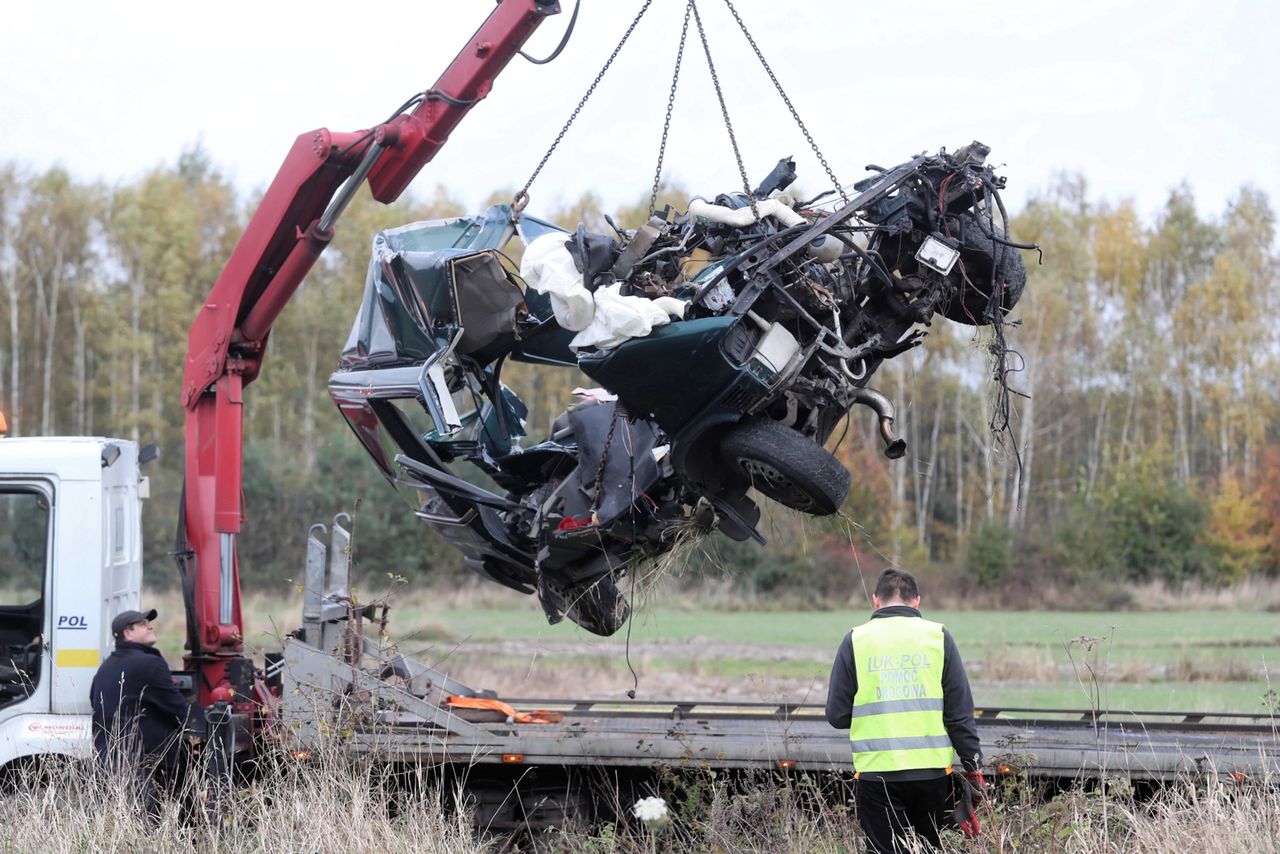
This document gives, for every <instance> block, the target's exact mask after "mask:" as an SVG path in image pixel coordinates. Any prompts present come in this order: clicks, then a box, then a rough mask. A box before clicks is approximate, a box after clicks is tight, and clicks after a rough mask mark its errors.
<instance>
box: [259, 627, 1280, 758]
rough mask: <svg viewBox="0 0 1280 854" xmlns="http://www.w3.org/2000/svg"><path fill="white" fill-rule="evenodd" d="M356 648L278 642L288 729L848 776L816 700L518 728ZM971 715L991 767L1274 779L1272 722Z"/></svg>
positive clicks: (510, 753) (659, 709) (461, 750)
mask: <svg viewBox="0 0 1280 854" xmlns="http://www.w3.org/2000/svg"><path fill="white" fill-rule="evenodd" d="M364 646H365V654H364V656H363V657H362V662H363V664H362V666H361V667H355V666H352V665H351V664H346V663H343V662H341V661H339V660H338V659H337V658H336V657H334V656H332V655H330V654H328V653H325V652H322V651H320V650H318V649H315V648H312V647H309V646H307V645H306V644H303V643H300V642H297V641H291V642H290V643H289V644H288V645H287V646H286V651H285V688H286V690H285V697H286V698H287V699H286V701H285V706H286V707H285V710H284V716H285V718H286V719H290V720H292V721H293V723H292V724H291V725H290V733H291V737H293V738H297V739H299V740H300V741H302V742H307V741H309V740H310V739H313V738H316V737H317V736H319V735H320V734H321V733H322V732H323V731H325V729H326V728H325V727H323V726H321V725H320V724H318V723H317V722H318V721H320V720H324V719H325V716H326V715H327V714H332V710H334V709H339V710H340V712H339V713H340V714H341V716H342V721H341V726H340V729H341V731H343V732H345V733H347V734H349V737H350V746H351V747H352V748H353V749H355V750H358V751H382V752H384V753H385V754H387V755H390V756H392V757H394V758H399V759H403V760H405V761H415V762H426V763H433V764H438V763H466V764H469V765H476V764H493V763H504V764H522V765H525V766H557V767H572V766H596V767H612V768H631V769H637V768H661V767H689V768H708V769H750V768H754V769H774V770H790V771H798V772H803V771H821V772H849V771H851V767H850V755H849V741H848V734H847V733H846V732H842V731H839V730H836V729H833V728H832V727H830V726H829V725H828V724H827V722H826V719H825V718H824V716H823V709H822V707H821V706H817V705H791V704H777V703H723V702H688V701H629V702H616V701H607V702H606V701H598V700H566V699H548V698H533V699H507V698H503V699H504V702H506V703H508V704H509V705H511V706H513V707H514V708H515V709H517V710H519V711H521V712H530V711H533V710H535V709H539V710H546V711H549V712H556V713H558V714H559V720H557V721H555V722H551V723H515V722H511V721H509V720H508V719H507V717H506V716H505V715H503V714H502V713H499V712H494V711H489V710H473V709H458V708H454V707H451V706H450V705H449V703H448V698H449V697H450V696H485V695H484V692H476V691H474V690H472V689H471V688H469V687H467V686H465V685H462V684H461V683H458V682H456V681H454V680H452V679H450V678H449V677H448V676H446V675H445V674H442V673H439V672H437V671H435V670H432V669H430V668H428V667H426V666H425V665H422V664H419V663H416V662H413V661H412V660H410V659H406V658H404V657H403V656H399V655H395V654H386V653H384V652H382V651H380V650H379V649H378V647H377V645H376V644H375V643H373V642H372V641H371V640H370V639H365V641H364ZM371 664H372V665H373V666H372V667H370V665H371ZM977 722H978V730H979V734H980V736H981V738H982V744H983V750H984V754H985V757H986V760H987V762H988V764H989V765H990V766H992V767H993V768H994V769H995V770H996V771H997V772H998V773H1002V774H1019V773H1022V774H1026V775H1028V776H1032V777H1041V778H1056V779H1071V778H1078V777H1083V778H1096V777H1099V776H1108V777H1109V776H1126V777H1130V778H1132V779H1142V780H1165V781H1168V780H1174V779H1178V778H1182V777H1195V778H1203V777H1205V776H1216V777H1219V778H1223V779H1234V780H1236V781H1241V782H1243V781H1245V780H1269V781H1274V780H1280V737H1278V732H1280V720H1277V719H1275V718H1270V717H1268V716H1265V715H1247V714H1216V713H1212V714H1211V713H1192V714H1188V713H1172V712H1124V713H1120V712H1101V711H1090V710H1072V709H1025V708H1001V709H980V710H978V715H977ZM336 723H337V722H335V724H336ZM330 731H332V730H330Z"/></svg>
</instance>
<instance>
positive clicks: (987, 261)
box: [941, 211, 1027, 326]
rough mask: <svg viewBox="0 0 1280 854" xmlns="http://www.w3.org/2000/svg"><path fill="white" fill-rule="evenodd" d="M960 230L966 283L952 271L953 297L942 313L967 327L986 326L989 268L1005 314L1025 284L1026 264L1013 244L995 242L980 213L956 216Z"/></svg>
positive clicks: (989, 293)
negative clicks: (956, 283) (955, 289)
mask: <svg viewBox="0 0 1280 854" xmlns="http://www.w3.org/2000/svg"><path fill="white" fill-rule="evenodd" d="M958 221H959V230H960V245H961V249H960V262H961V263H963V264H964V270H965V274H966V275H968V277H969V280H968V281H967V282H966V281H965V280H964V279H963V278H962V277H961V276H960V273H959V269H958V266H959V265H957V269H956V270H953V271H952V272H951V276H952V277H953V278H954V279H958V280H959V286H958V289H957V291H956V294H955V296H954V297H953V298H952V300H951V303H950V304H949V305H946V306H943V307H942V308H941V312H942V315H943V317H945V318H947V320H952V321H955V322H956V323H963V324H965V325H967V326H986V325H988V324H989V323H991V319H990V318H988V317H986V316H985V315H986V313H987V306H988V304H989V303H990V301H991V300H990V295H991V283H992V280H993V276H992V271H993V270H994V271H995V275H994V281H995V284H996V287H998V288H1000V300H999V310H1000V311H1002V312H1005V313H1008V312H1009V311H1011V310H1012V309H1013V307H1014V306H1015V305H1017V304H1018V300H1019V299H1021V297H1022V291H1023V290H1024V289H1025V288H1026V287H1027V265H1026V262H1024V261H1023V260H1022V253H1021V252H1019V251H1018V250H1017V249H1014V248H1013V247H1012V246H1004V245H1002V244H999V243H995V242H994V241H993V240H992V239H991V235H992V232H991V224H990V223H989V222H987V220H986V219H984V218H983V217H980V216H975V215H974V214H972V213H970V212H968V211H965V212H964V213H963V214H961V215H960V216H959V218H958Z"/></svg>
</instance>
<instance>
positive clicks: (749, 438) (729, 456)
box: [720, 419, 850, 516]
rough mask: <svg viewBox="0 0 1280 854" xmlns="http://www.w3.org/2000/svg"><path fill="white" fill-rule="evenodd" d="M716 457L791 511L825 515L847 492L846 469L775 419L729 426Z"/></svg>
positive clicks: (761, 492) (817, 446) (810, 441)
mask: <svg viewBox="0 0 1280 854" xmlns="http://www.w3.org/2000/svg"><path fill="white" fill-rule="evenodd" d="M720 456H721V457H722V458H723V459H724V461H725V463H726V464H727V465H728V466H729V467H730V468H731V469H732V470H733V471H734V473H735V474H738V475H740V476H742V477H744V478H746V479H747V480H748V481H749V482H750V484H751V485H752V486H753V487H754V488H755V489H756V490H757V491H758V492H759V493H760V494H761V495H764V496H766V497H768V498H771V499H773V500H774V501H776V502H778V503H779V504H782V505H784V506H786V507H790V508H792V509H793V510H799V511H801V512H803V513H808V514H810V515H812V516H830V515H831V514H832V513H835V512H836V511H837V510H839V509H840V505H841V504H843V503H844V499H845V496H847V495H848V494H849V482H850V477H849V472H848V470H847V469H846V468H845V467H844V466H842V465H840V462H839V461H838V460H837V459H836V458H835V457H833V456H831V454H829V453H827V452H826V451H825V450H824V449H823V448H822V446H820V445H819V444H818V443H817V442H815V441H813V440H812V439H810V438H809V437H807V436H804V435H802V434H800V433H798V432H796V431H795V430H792V429H791V428H789V427H784V426H782V425H781V424H779V423H778V422H776V421H770V420H769V419H758V420H753V421H748V422H746V423H744V424H740V425H739V426H737V427H734V428H733V429H732V430H730V431H729V433H728V434H727V435H725V437H724V439H722V440H721V442H720Z"/></svg>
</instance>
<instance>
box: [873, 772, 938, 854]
mask: <svg viewBox="0 0 1280 854" xmlns="http://www.w3.org/2000/svg"><path fill="white" fill-rule="evenodd" d="M854 803H855V804H856V806H857V808H858V823H859V824H861V825H862V832H863V833H865V834H866V836H867V847H868V849H869V850H871V851H876V852H879V854H901V852H905V851H907V850H908V849H907V846H906V840H907V839H908V838H909V837H910V836H911V834H912V832H914V833H915V834H916V835H918V836H920V837H921V838H922V839H924V840H925V841H926V842H928V843H929V844H930V845H932V846H933V847H934V848H938V847H940V846H941V844H942V843H941V840H939V838H938V831H939V830H942V829H944V828H948V827H955V819H954V818H953V817H952V810H953V809H954V808H955V796H954V794H953V793H952V787H951V777H950V776H946V775H944V776H940V777H935V778H932V779H929V780H877V779H870V780H868V779H865V778H861V779H859V780H858V785H857V787H856V789H855V792H854Z"/></svg>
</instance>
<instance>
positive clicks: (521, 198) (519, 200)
mask: <svg viewBox="0 0 1280 854" xmlns="http://www.w3.org/2000/svg"><path fill="white" fill-rule="evenodd" d="M652 4H653V0H645V2H644V5H643V6H641V7H640V11H639V12H637V13H636V16H635V18H633V19H632V21H631V26H629V27H627V31H626V32H625V33H623V34H622V39H621V40H620V41H619V42H618V44H617V45H616V46H615V47H614V49H613V53H611V54H609V58H608V59H606V60H605V62H604V67H603V68H601V69H600V73H599V74H597V75H596V79H595V80H592V81H591V85H590V86H588V87H587V93H586V94H585V95H583V96H582V100H581V101H579V102H578V106H576V107H574V108H573V113H572V115H570V116H569V120H568V121H567V122H565V123H564V127H562V128H560V133H558V134H556V138H555V140H554V141H553V142H552V143H551V147H550V148H548V149H547V153H546V154H544V155H542V160H540V161H539V162H538V166H537V168H536V169H534V170H533V174H532V175H530V176H529V180H528V181H525V182H524V187H522V188H521V189H520V192H518V193H516V195H515V199H514V201H513V204H512V207H514V208H515V211H516V214H517V216H518V215H519V213H520V211H522V210H524V208H525V205H527V204H528V203H529V187H531V186H532V185H533V182H534V180H535V179H536V178H537V177H538V173H539V172H541V171H542V167H543V166H546V165H547V161H548V160H550V159H551V155H552V154H553V153H554V152H555V150H556V146H558V145H559V144H560V141H561V140H562V139H564V135H565V134H566V133H568V132H569V127H570V126H571V125H572V124H573V123H574V121H575V120H576V119H577V118H578V114H579V113H581V112H582V108H583V107H584V106H586V103H587V99H589V98H590V97H591V96H592V94H594V92H595V91H596V86H598V85H600V81H601V80H602V79H603V78H604V75H605V72H607V71H608V70H609V66H610V65H612V64H613V61H614V60H615V59H617V58H618V53H619V52H621V50H622V46H623V45H625V44H626V43H627V39H629V38H631V34H632V33H633V32H635V29H636V25H637V24H639V23H640V19H641V18H643V17H644V13H645V12H647V11H649V6H650V5H652Z"/></svg>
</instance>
